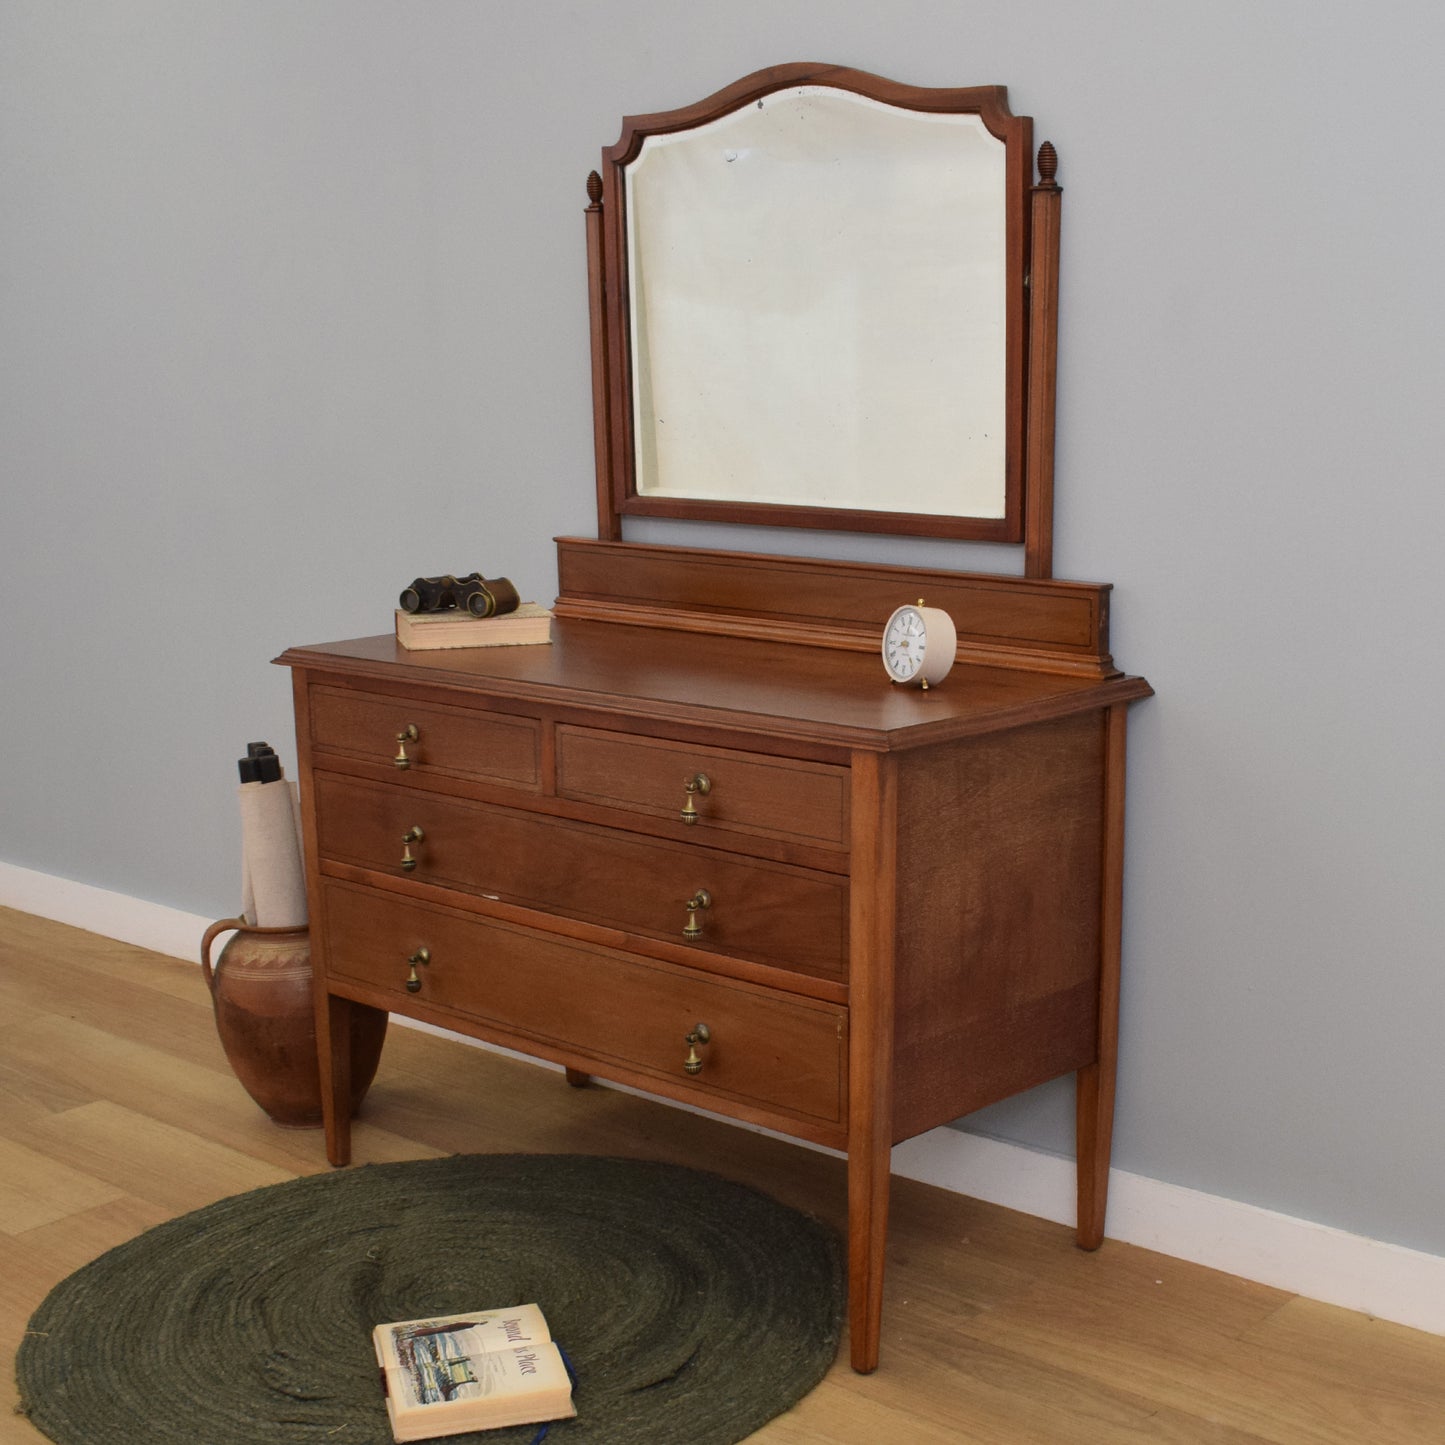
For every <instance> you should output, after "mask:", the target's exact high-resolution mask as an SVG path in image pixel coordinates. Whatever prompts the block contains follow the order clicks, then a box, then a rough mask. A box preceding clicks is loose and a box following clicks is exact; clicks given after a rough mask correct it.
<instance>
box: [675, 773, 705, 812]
mask: <svg viewBox="0 0 1445 1445" xmlns="http://www.w3.org/2000/svg"><path fill="white" fill-rule="evenodd" d="M682 791H683V799H682V812H681V813H679V814H678V817H680V818H681V819H682V821H683V822H684V823H689V824H691V823H696V822H697V820H698V819H699V818H700V817H701V816H702V815H701V814H700V813H699V812H698V811H697V802H696V799H697V795H698V794H699V793H701V794H702V795H703V797H704V798H705V797H707V795H708V794H709V793H710V792H712V779H711V778H710V777H708V775H707V774H706V773H694V774H693V775H692V777H690V778H684V779H683V782H682Z"/></svg>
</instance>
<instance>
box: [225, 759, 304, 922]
mask: <svg viewBox="0 0 1445 1445" xmlns="http://www.w3.org/2000/svg"><path fill="white" fill-rule="evenodd" d="M237 791H238V793H239V795H240V800H241V912H242V914H243V915H244V917H245V919H246V921H247V922H248V923H254V924H255V925H256V926H257V927H258V928H304V927H305V926H306V917H307V915H306V874H305V872H304V870H303V868H302V864H301V827H300V799H299V797H298V795H297V791H296V785H295V784H294V783H291V782H288V781H287V780H286V779H284V778H283V779H281V780H280V781H279V782H275V783H241V784H240V785H239V788H238V790H237Z"/></svg>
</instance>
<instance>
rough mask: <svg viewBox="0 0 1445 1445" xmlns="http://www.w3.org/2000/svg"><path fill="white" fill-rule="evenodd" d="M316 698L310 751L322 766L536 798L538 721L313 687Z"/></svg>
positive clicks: (332, 688)
mask: <svg viewBox="0 0 1445 1445" xmlns="http://www.w3.org/2000/svg"><path fill="white" fill-rule="evenodd" d="M310 697H311V745H312V747H313V749H315V751H316V753H317V755H318V760H319V759H320V758H323V757H324V755H325V754H326V753H341V754H343V755H345V756H347V757H352V758H358V759H360V760H362V761H365V762H373V763H392V764H393V765H395V766H396V769H397V777H398V778H399V779H401V780H405V779H406V778H408V777H414V776H420V775H424V774H427V773H435V774H439V775H442V776H446V777H454V778H471V779H474V780H477V781H481V782H489V783H504V784H507V785H510V786H513V787H521V788H527V789H530V790H532V791H535V790H536V789H537V787H538V780H539V776H540V767H539V763H538V758H539V756H540V746H539V740H540V735H541V729H540V726H539V724H538V723H537V722H536V720H535V719H533V718H517V717H508V716H506V715H505V714H502V713H489V712H479V711H477V710H476V709H474V708H465V707H447V706H446V705H445V704H442V703H415V702H408V701H405V700H404V699H402V698H394V697H383V696H380V695H378V694H372V693H361V692H351V691H350V690H348V689H346V688H336V687H314V688H312V690H311V694H310ZM413 733H414V734H415V736H411V735H410V734H413ZM401 734H408V736H406V737H405V738H402V737H401V736H400V735H401ZM399 758H402V759H404V760H405V764H406V766H405V767H402V766H401V765H400V763H399V762H398V759H399Z"/></svg>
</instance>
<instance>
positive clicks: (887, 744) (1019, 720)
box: [276, 618, 1151, 751]
mask: <svg viewBox="0 0 1445 1445" xmlns="http://www.w3.org/2000/svg"><path fill="white" fill-rule="evenodd" d="M276 660H277V662H279V663H281V664H283V665H286V666H290V667H294V668H300V669H305V670H307V671H312V672H317V673H325V674H332V675H336V676H344V677H348V678H351V679H354V680H358V681H367V680H370V681H375V682H380V683H387V684H391V685H403V686H404V685H407V684H412V685H424V686H428V687H442V688H455V689H460V690H462V691H464V692H467V693H472V694H476V695H480V696H485V697H487V698H490V699H496V700H507V701H518V702H524V703H525V702H530V703H533V704H536V703H543V704H550V705H554V706H563V707H585V708H588V709H592V710H595V711H600V712H603V713H607V714H612V715H614V716H616V715H618V714H625V715H627V716H630V717H634V718H637V717H645V718H647V719H648V720H650V721H657V722H669V721H671V722H677V723H681V724H685V725H688V726H692V727H697V726H704V727H705V726H708V725H715V726H719V727H728V728H733V729H738V728H741V729H746V730H751V731H760V732H763V733H765V734H767V735H768V736H773V737H795V738H806V739H808V740H810V741H813V742H828V743H835V744H840V745H843V746H847V747H861V748H868V749H873V750H879V751H886V750H891V749H895V748H906V747H914V746H920V745H922V744H925V743H930V742H935V741H943V740H946V739H947V738H949V737H961V736H966V735H969V734H972V733H980V732H992V731H996V730H999V729H1002V728H1009V727H1017V726H1022V725H1025V724H1027V723H1030V722H1038V721H1043V720H1046V719H1048V718H1053V717H1062V716H1066V715H1068V714H1070V713H1075V712H1081V711H1088V710H1090V709H1094V708H1100V707H1107V706H1110V705H1111V704H1113V703H1117V702H1127V701H1130V700H1132V699H1134V698H1138V697H1145V696H1148V695H1149V693H1150V691H1151V689H1150V688H1149V685H1148V684H1147V683H1146V682H1144V681H1143V679H1142V678H1131V677H1115V678H1110V679H1107V680H1104V681H1099V680H1094V679H1086V678H1073V677H1058V676H1052V675H1049V674H1045V673H1037V672H1028V671H1023V670H1010V669H1005V668H996V667H978V666H971V665H967V664H963V663H960V664H959V665H958V666H957V667H955V668H954V670H953V671H952V672H951V673H950V674H949V676H948V678H947V680H946V681H945V682H944V683H943V684H942V685H941V686H939V687H936V688H931V689H929V690H928V691H920V690H919V689H916V688H907V687H897V686H894V685H893V684H891V683H890V682H889V681H888V679H887V676H886V674H885V673H884V671H883V667H882V663H881V661H880V660H879V658H878V656H877V655H876V654H870V653H858V652H847V651H842V650H834V649H827V648H818V647H808V646H800V645H797V644H790V643H779V642H766V641H759V640H755V639H744V638H730V637H715V636H709V635H706V634H698V633H685V632H676V631H670V630H665V629H659V628H648V627H631V626H620V625H616V624H611V623H602V622H590V621H580V620H575V619H564V618H557V619H555V620H554V622H553V626H552V641H551V642H550V643H546V644H542V645H538V646H521V647H464V648H447V649H439V650H435V651H408V650H407V649H406V648H404V647H402V646H401V645H400V644H399V643H398V642H397V641H396V640H395V638H394V637H391V636H380V637H362V638H355V639H352V640H350V641H345V642H332V643H324V644H318V645H314V646H306V647H294V648H291V649H289V650H288V651H287V652H285V653H283V654H282V655H281V656H280V657H279V658H277V659H276Z"/></svg>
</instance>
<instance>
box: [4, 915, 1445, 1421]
mask: <svg viewBox="0 0 1445 1445" xmlns="http://www.w3.org/2000/svg"><path fill="white" fill-rule="evenodd" d="M0 1023H3V1027H0V1352H3V1353H4V1355H5V1358H6V1361H7V1364H6V1383H7V1388H8V1390H9V1394H10V1402H11V1403H13V1401H14V1387H13V1373H12V1370H11V1368H10V1362H13V1358H14V1351H15V1348H16V1346H17V1344H18V1342H19V1340H20V1337H21V1335H22V1332H23V1331H24V1328H25V1324H26V1321H27V1320H28V1318H29V1316H30V1313H31V1312H32V1311H33V1310H34V1309H35V1307H36V1306H37V1305H38V1304H39V1303H40V1301H41V1299H42V1298H43V1297H44V1296H45V1294H46V1292H47V1291H48V1290H49V1289H50V1287H51V1286H52V1285H54V1284H55V1283H56V1282H57V1281H58V1280H60V1279H62V1278H63V1277H64V1276H65V1275H66V1274H68V1273H69V1272H70V1271H72V1270H74V1269H76V1268H77V1267H78V1266H80V1265H81V1264H83V1263H85V1261H87V1260H89V1259H91V1258H93V1257H94V1256H95V1255H97V1254H99V1253H101V1252H102V1251H104V1250H106V1249H108V1248H110V1247H112V1246H113V1245H116V1244H119V1243H121V1242H122V1241H124V1240H126V1239H129V1238H131V1237H132V1236H133V1235H135V1234H137V1233H139V1232H140V1231H142V1230H144V1229H146V1228H148V1227H149V1226H151V1225H154V1224H158V1223H160V1222H161V1221H162V1220H164V1219H167V1218H170V1217H171V1216H173V1215H175V1214H178V1213H181V1212H183V1211H186V1210H189V1209H195V1208H198V1207H200V1206H201V1205H204V1204H208V1203H210V1202H211V1201H213V1200H216V1199H219V1198H222V1197H223V1196H225V1195H228V1194H233V1193H236V1192H237V1191H239V1190H242V1189H248V1188H251V1187H254V1186H256V1185H260V1184H266V1183H270V1182H273V1181H278V1180H283V1179H289V1178H292V1177H293V1176H296V1175H301V1174H311V1173H316V1172H318V1171H321V1170H324V1169H325V1168H326V1167H327V1165H326V1163H325V1159H324V1155H323V1152H322V1142H321V1136H320V1132H319V1131H316V1130H303V1131H287V1130H282V1129H278V1128H276V1127H275V1126H274V1125H272V1124H271V1123H270V1122H269V1121H268V1120H267V1119H266V1118H265V1116H264V1115H262V1114H261V1113H260V1111H259V1110H258V1109H257V1108H256V1107H255V1106H254V1105H253V1104H252V1103H251V1101H250V1100H249V1099H248V1098H247V1097H246V1095H245V1094H244V1093H243V1092H242V1090H241V1088H240V1086H239V1085H238V1084H237V1083H236V1082H235V1081H234V1079H233V1077H232V1075H231V1073H230V1071H229V1069H228V1068H227V1065H226V1062H225V1059H224V1057H223V1055H222V1053H221V1049H220V1046H219V1044H218V1043H217V1040H216V1036H215V1031H214V1026H213V1024H212V1021H211V1015H210V1007H209V999H208V996H207V994H206V990H205V986H204V983H203V981H202V978H201V974H200V968H199V966H198V965H197V966H196V967H193V968H187V967H185V966H184V965H182V964H179V963H177V962H176V961H175V960H173V959H166V958H163V957H160V956H158V955H156V954H151V953H146V952H144V951H142V950H140V949H137V948H132V947H130V946H128V945H125V944H119V943H115V942H113V941H111V940H108V939H103V938H100V937H97V936H96V935H94V934H89V933H82V932H79V931H78V930H75V929H70V928H65V927H62V926H61V925H59V924H54V923H49V922H44V921H42V920H40V919H36V918H32V917H29V916H27V915H25V914H20V913H15V912H12V911H9V910H4V909H0ZM464 1151H474V1152H485V1151H572V1152H594V1153H611V1154H641V1155H647V1156H649V1157H654V1158H662V1159H669V1160H674V1161H676V1162H679V1163H685V1164H694V1165H697V1166H699V1167H703V1168H708V1169H712V1170H715V1171H717V1172H719V1173H722V1174H726V1175H730V1176H732V1177H735V1178H738V1179H742V1180H746V1181H749V1182H751V1183H755V1184H758V1185H760V1186H762V1187H764V1188H766V1189H768V1190H769V1191H770V1192H771V1193H773V1194H775V1195H776V1196H778V1197H780V1198H782V1199H783V1200H785V1201H787V1202H789V1203H791V1204H794V1205H797V1206H800V1207H802V1208H806V1209H809V1210H812V1211H813V1212H815V1213H817V1214H820V1215H822V1216H823V1217H825V1218H829V1219H832V1220H834V1221H835V1222H837V1223H838V1224H839V1225H840V1226H841V1224H842V1218H843V1170H842V1166H841V1164H840V1163H839V1161H837V1160H835V1159H832V1158H830V1157H828V1156H825V1155H820V1154H818V1153H816V1152H814V1151H810V1150H806V1149H803V1148H800V1147H798V1146H795V1145H791V1144H785V1143H781V1142H779V1141H775V1140H772V1139H768V1138H765V1137H762V1136H759V1135H755V1134H750V1133H747V1132H745V1131H743V1130H740V1129H735V1128H732V1127H729V1126H727V1125H725V1124H721V1123H718V1122H715V1121H712V1120H708V1119H703V1118H699V1117H697V1116H695V1115H690V1114H687V1113H683V1112H681V1111H679V1110H674V1109H669V1108H665V1107H663V1106H661V1105H658V1104H654V1103H651V1102H649V1101H646V1100H642V1099H638V1098H635V1097H632V1096H630V1095H626V1094H622V1093H619V1092H617V1091H614V1090H609V1089H604V1088H598V1087H592V1088H588V1089H585V1090H576V1089H570V1088H568V1087H567V1086H566V1085H565V1084H564V1083H563V1081H562V1077H561V1075H560V1074H558V1073H555V1072H551V1071H547V1070H543V1069H540V1068H538V1067H535V1066H533V1065H530V1064H524V1063H517V1062H514V1061H512V1060H510V1059H505V1058H499V1057H497V1056H495V1055H490V1054H487V1053H485V1052H483V1051H481V1050H477V1049H472V1048H468V1047H466V1046H464V1045H461V1044H458V1043H455V1042H452V1041H449V1040H446V1039H441V1038H437V1037H434V1036H431V1035H428V1034H424V1033H421V1032H418V1031H416V1030H412V1029H404V1028H399V1027H396V1026H393V1028H392V1030H391V1035H390V1038H389V1040H388V1043H387V1048H386V1053H385V1056H384V1057H383V1060H382V1066H381V1071H380V1073H379V1075H378V1077H377V1082H376V1084H375V1085H374V1087H373V1089H372V1092H371V1094H370V1096H369V1098H368V1100H367V1103H366V1105H365V1106H364V1112H363V1117H362V1118H361V1119H360V1120H359V1121H358V1123H357V1127H356V1133H355V1153H356V1159H357V1162H358V1163H361V1162H369V1161H378V1160H388V1159H407V1158H417V1157H423V1156H429V1155H438V1154H450V1153H456V1152H464ZM839 1358H840V1363H839V1364H837V1365H836V1366H835V1367H834V1369H833V1371H832V1373H831V1374H830V1375H829V1376H828V1378H827V1379H826V1380H825V1381H824V1382H823V1384H822V1385H821V1386H820V1387H819V1388H818V1389H817V1390H815V1391H814V1392H813V1393H812V1394H811V1395H809V1396H808V1397H807V1398H806V1399H805V1400H804V1401H803V1402H802V1403H801V1404H800V1405H799V1406H798V1407H797V1408H796V1409H794V1410H792V1411H790V1412H789V1413H788V1414H786V1415H784V1416H781V1417H780V1418H779V1419H777V1420H775V1421H773V1422H772V1423H771V1424H770V1425H769V1426H768V1427H767V1428H766V1429H764V1430H763V1431H761V1432H760V1433H759V1434H758V1435H756V1436H754V1437H753V1438H754V1440H756V1441H758V1442H761V1445H804V1442H807V1445H815V1442H835V1445H893V1442H903V1441H908V1442H917V1445H960V1442H979V1445H1096V1442H1097V1445H1119V1442H1136V1441H1149V1442H1153V1441H1169V1442H1182V1441H1207V1442H1211V1445H1246V1442H1261V1441H1269V1442H1278V1445H1391V1442H1411V1445H1416V1442H1419V1445H1425V1442H1445V1339H1440V1338H1436V1337H1434V1336H1430V1335H1425V1334H1421V1333H1418V1332H1416V1331H1413V1330H1408V1329H1404V1328H1401V1327H1399V1326H1396V1325H1390V1324H1384V1323H1381V1322H1379V1321H1377V1320H1371V1319H1369V1318H1367V1317H1365V1316H1362V1315H1355V1314H1351V1313H1349V1312H1347V1311H1345V1310H1340V1309H1335V1308H1332V1307H1330V1306H1326V1305H1320V1304H1315V1303H1312V1302H1310V1301H1308V1300H1304V1299H1300V1298H1297V1297H1295V1296H1292V1295H1289V1294H1285V1293H1283V1292H1282V1291H1280V1290H1275V1289H1268V1288H1265V1287H1264V1286H1262V1285H1256V1284H1250V1283H1247V1282H1246V1281H1243V1280H1239V1279H1235V1278H1232V1277H1230V1276H1228V1275H1222V1274H1217V1273H1214V1272H1213V1271H1210V1270H1207V1269H1201V1268H1199V1267H1198V1266H1194V1265H1188V1264H1182V1263H1180V1262H1178V1261H1176V1260H1173V1259H1170V1258H1168V1257H1166V1256H1163V1255H1156V1254H1150V1253H1148V1252H1146V1251H1144V1250H1140V1249H1135V1248H1132V1247H1130V1246H1127V1245H1122V1244H1118V1243H1116V1242H1113V1241H1110V1242H1106V1244H1105V1245H1104V1248H1103V1249H1102V1250H1100V1251H1099V1252H1098V1253H1097V1254H1093V1255H1086V1254H1083V1253H1081V1252H1080V1251H1079V1250H1077V1249H1075V1248H1074V1246H1073V1244H1072V1242H1071V1236H1070V1231H1069V1230H1067V1229H1064V1228H1061V1227H1060V1226H1057V1225H1053V1224H1048V1223H1045V1222H1043V1221H1040V1220H1037V1219H1033V1218H1030V1217H1028V1216H1026V1215H1021V1214H1014V1213H1011V1212H1010V1211H1008V1210H1005V1209H1000V1208H997V1207H995V1206H991V1205H986V1204H980V1203H977V1202H975V1201H973V1200H969V1199H965V1198H962V1197H960V1196H958V1195H954V1194H949V1193H947V1192H945V1191H943V1190H939V1189H934V1188H931V1187H929V1186H926V1185H921V1184H915V1183H912V1182H910V1181H907V1180H901V1179H895V1180H894V1193H893V1212H892V1233H891V1236H890V1245H889V1260H888V1284H887V1303H886V1306H885V1311H884V1328H883V1363H882V1366H881V1368H880V1369H879V1371H878V1372H877V1373H876V1374H874V1375H872V1376H868V1377H866V1378H864V1377H860V1376H856V1375H854V1374H852V1373H851V1371H850V1370H849V1369H848V1368H847V1365H846V1363H843V1362H844V1361H846V1359H847V1347H846V1344H845V1346H844V1348H843V1350H842V1351H841V1353H840V1357H839ZM685 1438H686V1434H685V1431H684V1432H683V1433H680V1434H679V1436H678V1439H677V1441H659V1442H658V1445H681V1442H682V1441H683V1440H684V1439H685ZM41 1439H42V1437H41V1436H40V1434H39V1433H38V1432H37V1431H36V1430H35V1429H34V1428H33V1427H32V1426H30V1425H29V1424H28V1423H27V1422H25V1421H24V1420H23V1419H21V1418H19V1417H17V1416H15V1415H13V1414H12V1413H11V1412H10V1411H8V1410H0V1441H4V1442H5V1445H10V1442H15V1445H23V1442H29V1445H35V1442H38V1441H40V1440H41ZM258 1445H260V1442H258Z"/></svg>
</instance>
